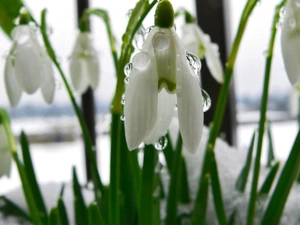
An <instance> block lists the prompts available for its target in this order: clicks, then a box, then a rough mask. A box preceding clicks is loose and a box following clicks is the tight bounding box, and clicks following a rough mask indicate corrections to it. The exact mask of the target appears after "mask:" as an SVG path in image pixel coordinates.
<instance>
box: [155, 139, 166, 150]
mask: <svg viewBox="0 0 300 225" xmlns="http://www.w3.org/2000/svg"><path fill="white" fill-rule="evenodd" d="M167 145H168V139H167V138H166V137H165V136H162V137H160V138H159V139H158V141H157V142H155V143H154V148H155V149H156V150H159V151H161V150H164V149H165V148H166V147H167Z"/></svg>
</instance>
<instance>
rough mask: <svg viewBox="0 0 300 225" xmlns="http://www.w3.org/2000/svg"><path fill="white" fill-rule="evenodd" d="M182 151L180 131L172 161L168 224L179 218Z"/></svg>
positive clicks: (172, 223) (171, 224) (172, 224)
mask: <svg viewBox="0 0 300 225" xmlns="http://www.w3.org/2000/svg"><path fill="white" fill-rule="evenodd" d="M181 151H182V138H181V135H180V133H179V137H178V143H177V149H176V151H175V154H174V157H173V162H172V171H171V181H170V186H169V192H168V199H167V218H166V223H165V224H166V225H175V224H176V219H177V203H178V197H179V187H180V181H181V176H178V174H180V171H181V168H182V162H183V160H182V158H181Z"/></svg>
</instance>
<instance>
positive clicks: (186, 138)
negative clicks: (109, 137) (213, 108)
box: [124, 0, 203, 153]
mask: <svg viewBox="0 0 300 225" xmlns="http://www.w3.org/2000/svg"><path fill="white" fill-rule="evenodd" d="M173 22H174V11H173V8H172V5H171V3H170V2H169V1H168V0H162V1H161V2H160V3H158V6H157V9H156V13H155V26H154V27H153V28H152V30H151V31H150V33H149V34H148V36H147V38H146V40H145V42H144V44H143V47H142V50H141V52H139V53H137V54H136V55H135V56H134V57H133V59H132V71H131V72H130V74H129V83H128V84H127V86H126V90H125V105H124V115H125V134H126V140H127V145H128V148H129V149H130V150H132V149H135V148H137V147H138V146H139V145H140V144H141V143H142V142H144V143H146V144H151V143H154V142H156V141H157V140H158V139H159V138H160V137H161V136H163V135H165V134H166V132H167V129H168V127H169V125H170V123H171V120H172V117H173V115H174V111H175V105H176V103H177V108H178V120H179V126H180V132H181V136H182V140H183V144H184V146H185V148H186V149H187V150H188V151H189V152H190V153H195V152H196V151H197V149H198V148H199V144H200V139H201V134H202V127H203V106H202V93H201V88H200V85H199V80H198V78H197V76H196V75H195V73H194V71H193V70H192V68H191V67H190V65H189V64H188V62H187V59H186V50H185V49H184V47H183V45H182V43H181V41H180V39H179V37H178V36H177V34H176V32H175V30H174V28H173ZM199 62H200V61H199Z"/></svg>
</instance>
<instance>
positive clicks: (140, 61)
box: [132, 52, 150, 70]
mask: <svg viewBox="0 0 300 225" xmlns="http://www.w3.org/2000/svg"><path fill="white" fill-rule="evenodd" d="M149 63H150V56H149V54H148V53H146V52H139V53H137V54H136V55H135V56H134V57H133V59H132V65H133V66H134V68H136V69H138V70H145V69H147V67H148V65H149Z"/></svg>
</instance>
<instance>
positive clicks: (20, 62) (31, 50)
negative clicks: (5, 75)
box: [14, 39, 43, 94]
mask: <svg viewBox="0 0 300 225" xmlns="http://www.w3.org/2000/svg"><path fill="white" fill-rule="evenodd" d="M40 54H41V52H40V47H39V46H37V45H36V43H35V42H34V41H32V40H31V39H30V40H29V41H27V42H26V43H24V44H22V45H17V46H16V49H15V52H14V55H15V73H16V77H17V80H18V83H19V85H20V87H21V88H22V89H23V90H24V91H25V92H26V93H28V94H32V93H34V92H35V91H36V90H37V89H38V88H39V87H40V84H41V82H42V73H43V62H42V59H41V57H40Z"/></svg>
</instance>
